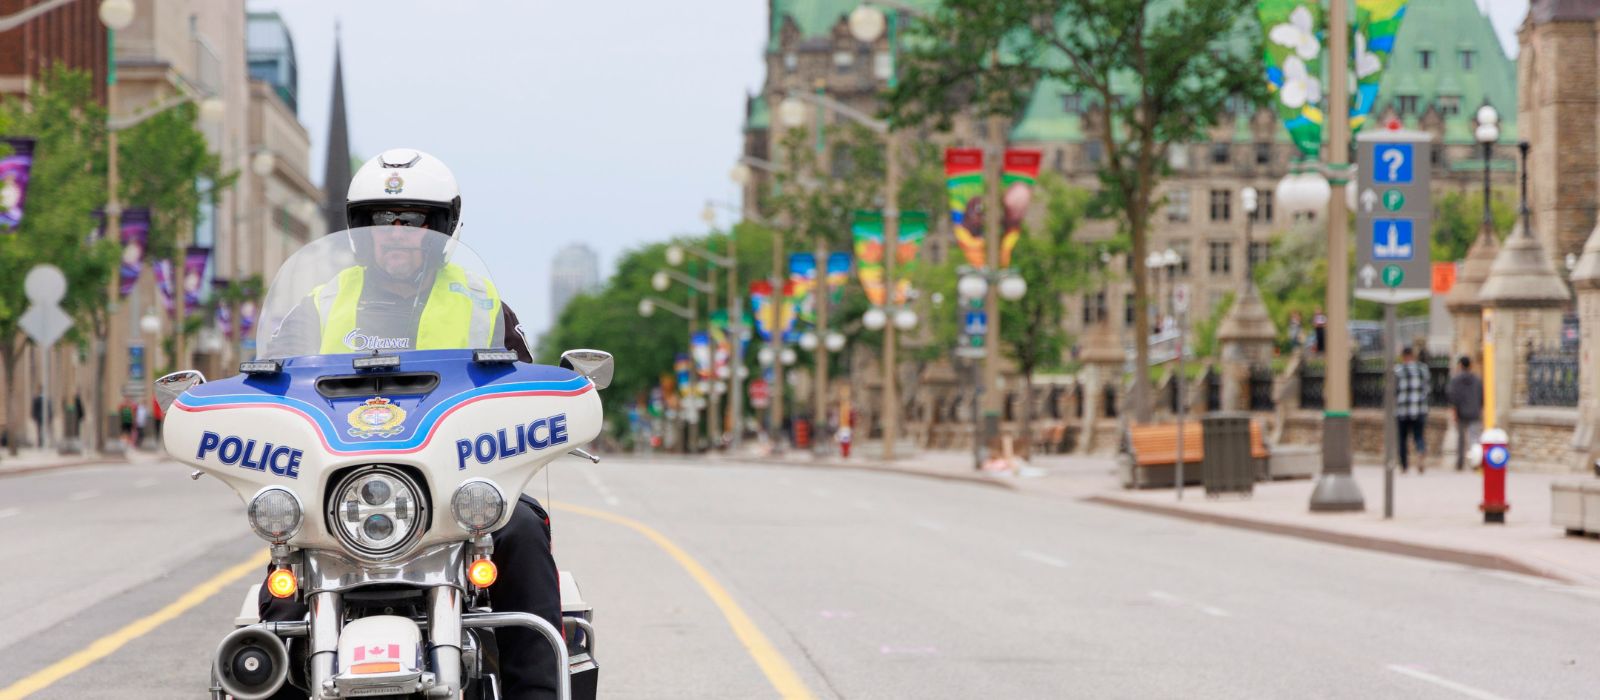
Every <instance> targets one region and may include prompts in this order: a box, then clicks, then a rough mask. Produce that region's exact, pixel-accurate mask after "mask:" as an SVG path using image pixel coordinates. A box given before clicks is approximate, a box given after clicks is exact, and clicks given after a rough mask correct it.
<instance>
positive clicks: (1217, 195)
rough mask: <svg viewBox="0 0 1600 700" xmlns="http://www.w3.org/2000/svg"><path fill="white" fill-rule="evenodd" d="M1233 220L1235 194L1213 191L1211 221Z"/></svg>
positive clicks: (1228, 191)
mask: <svg viewBox="0 0 1600 700" xmlns="http://www.w3.org/2000/svg"><path fill="white" fill-rule="evenodd" d="M1232 218H1233V192H1232V191H1230V190H1211V220H1212V221H1228V220H1230V219H1232Z"/></svg>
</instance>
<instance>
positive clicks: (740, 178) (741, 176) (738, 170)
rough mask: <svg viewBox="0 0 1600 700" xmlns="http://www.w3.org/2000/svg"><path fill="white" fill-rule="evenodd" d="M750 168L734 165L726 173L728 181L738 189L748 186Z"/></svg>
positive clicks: (738, 164)
mask: <svg viewBox="0 0 1600 700" xmlns="http://www.w3.org/2000/svg"><path fill="white" fill-rule="evenodd" d="M750 175H751V172H750V166H748V165H745V164H744V163H735V164H734V166H733V169H732V170H729V171H728V179H729V180H732V181H733V184H735V185H738V186H740V187H744V186H745V185H748V184H750Z"/></svg>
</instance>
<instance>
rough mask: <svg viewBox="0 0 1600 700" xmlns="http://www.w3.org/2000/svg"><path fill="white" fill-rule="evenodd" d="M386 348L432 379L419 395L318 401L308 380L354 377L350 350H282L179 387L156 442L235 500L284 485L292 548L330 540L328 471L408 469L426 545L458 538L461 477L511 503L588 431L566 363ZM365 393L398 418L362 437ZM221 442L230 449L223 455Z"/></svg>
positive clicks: (591, 405) (586, 398) (589, 400)
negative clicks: (490, 360)
mask: <svg viewBox="0 0 1600 700" xmlns="http://www.w3.org/2000/svg"><path fill="white" fill-rule="evenodd" d="M395 354H397V355H399V356H400V358H401V360H400V362H401V364H400V366H399V367H398V368H394V371H395V372H406V373H434V374H437V375H438V383H437V385H436V386H433V387H432V388H431V389H428V390H426V391H425V392H416V391H414V390H408V389H400V390H397V391H395V392H380V393H376V394H363V395H354V396H340V397H337V398H329V397H327V396H324V395H322V394H321V393H319V392H318V391H317V388H316V383H317V380H318V379H321V378H324V377H330V376H346V377H348V376H353V375H359V374H361V373H357V372H355V371H354V370H353V368H352V366H351V360H352V359H354V358H355V357H358V355H319V356H312V357H298V358H290V359H288V360H287V361H285V362H284V367H283V371H282V372H281V373H278V374H275V375H264V376H263V375H239V376H235V377H231V378H228V379H224V380H220V381H215V382H209V383H206V384H201V385H199V386H196V387H194V388H192V389H190V390H189V391H188V392H186V393H184V394H183V395H182V396H180V397H179V398H178V400H177V401H176V402H174V403H173V405H172V408H171V410H170V411H169V413H168V416H167V420H166V423H165V426H164V431H163V442H164V443H165V445H166V447H167V451H168V452H169V453H170V454H172V455H173V456H174V457H175V458H177V459H179V460H182V461H183V462H185V463H187V464H190V465H193V466H195V467H196V468H199V469H201V470H203V471H205V472H206V473H208V474H211V475H213V476H216V477H217V478H219V479H221V480H222V481H223V482H225V483H227V484H228V485H229V486H230V487H232V488H233V489H234V491H235V492H237V493H238V494H239V497H240V499H241V500H245V501H248V500H249V499H250V498H252V497H254V495H255V494H256V493H257V492H258V491H259V490H260V489H262V488H265V487H267V486H281V487H284V488H288V489H290V490H291V491H293V492H294V493H295V495H296V496H297V497H298V498H299V499H300V503H301V509H302V511H303V513H304V521H303V524H302V525H301V528H300V530H299V532H298V533H296V534H295V536H294V537H293V538H291V539H290V541H289V544H291V545H295V546H300V547H315V548H321V549H336V548H339V545H338V544H337V541H336V540H335V539H334V537H333V536H332V535H331V533H330V532H329V531H328V527H327V523H326V514H325V508H324V503H323V498H322V496H323V494H324V493H325V490H326V489H328V488H329V487H330V486H331V485H330V484H329V483H328V478H329V476H330V475H331V474H332V473H333V472H335V471H338V470H340V469H342V468H344V467H349V466H356V465H364V464H394V465H400V466H411V467H415V468H416V469H417V470H418V471H420V472H421V473H422V475H423V477H424V479H425V481H426V482H427V486H426V487H425V488H427V489H428V491H429V497H430V500H431V503H432V506H431V511H430V512H431V514H432V523H431V527H430V528H429V529H428V531H427V532H426V533H425V534H424V536H423V538H422V540H421V542H420V543H419V547H427V546H429V545H431V544H436V543H439V542H446V541H459V540H462V539H466V538H467V537H468V536H469V535H468V533H466V532H465V531H464V530H462V529H461V528H460V527H459V526H458V525H457V524H456V523H455V520H454V518H453V517H451V515H450V513H449V503H450V498H451V496H452V495H453V494H454V492H455V489H456V487H457V486H458V485H460V483H461V482H462V481H464V480H466V479H468V478H473V477H481V478H487V479H490V480H492V481H494V482H495V483H496V484H497V485H499V486H500V488H501V490H502V491H503V492H504V493H505V495H506V497H507V499H508V500H509V501H514V500H515V499H516V495H517V494H518V493H520V492H521V491H522V489H523V488H524V487H525V486H526V484H527V482H528V481H529V480H530V479H531V478H532V477H533V476H534V475H535V474H537V473H538V471H539V469H541V468H543V466H544V465H545V464H547V463H549V462H550V461H551V460H553V459H555V458H556V457H558V456H560V455H562V454H565V453H566V452H567V451H569V450H571V449H572V448H574V447H579V446H581V445H583V444H585V443H587V442H589V441H591V440H593V439H594V438H595V437H596V436H597V435H598V434H599V432H600V428H601V420H602V419H601V411H600V399H599V395H598V394H597V392H595V390H594V385H593V383H592V382H590V381H589V380H588V379H587V378H585V377H583V376H581V375H579V374H577V373H575V372H572V371H571V370H567V369H563V368H560V367H551V366H546V365H529V364H523V363H512V364H498V365H489V364H480V363H474V362H473V361H472V353H471V351H469V350H429V351H406V352H399V353H395ZM368 374H369V375H370V374H374V373H368ZM375 374H378V375H380V376H381V375H382V374H383V373H382V372H379V373H375ZM363 376H367V375H363ZM374 399H386V400H388V402H389V404H388V405H389V406H392V407H393V408H394V409H398V410H397V411H391V412H390V413H389V414H387V417H388V418H389V419H394V418H396V417H398V418H399V420H398V421H395V422H394V425H392V426H389V425H384V426H382V427H385V428H386V430H385V431H384V432H388V433H390V434H388V435H375V436H373V437H364V436H363V435H362V432H363V431H362V429H361V427H360V426H359V425H358V424H359V423H360V421H359V420H356V419H357V418H360V417H361V414H360V411H362V410H364V409H363V407H364V406H366V405H367V404H368V402H370V401H372V400H374ZM401 414H403V415H401ZM558 419H559V420H558ZM558 438H560V439H558ZM223 443H228V444H227V445H224V444H223ZM268 445H270V446H271V450H270V452H269V451H268V450H267V446H268ZM224 446H227V447H231V448H232V449H231V454H232V455H233V456H234V459H232V460H231V461H230V462H227V463H224V462H223V461H222V459H223V458H224V457H228V456H230V455H229V454H227V453H225V452H224V451H223V450H222V449H220V448H222V447H224ZM285 450H290V451H292V452H284V451H285ZM295 452H297V453H298V454H293V453H295ZM291 463H293V464H294V468H293V469H290V468H289V467H288V465H289V464H291ZM275 471H276V472H278V473H274V472H275ZM510 510H511V509H509V508H508V509H507V512H506V514H505V516H504V518H503V519H502V521H501V523H499V526H503V525H504V523H505V521H506V520H508V519H509V517H510Z"/></svg>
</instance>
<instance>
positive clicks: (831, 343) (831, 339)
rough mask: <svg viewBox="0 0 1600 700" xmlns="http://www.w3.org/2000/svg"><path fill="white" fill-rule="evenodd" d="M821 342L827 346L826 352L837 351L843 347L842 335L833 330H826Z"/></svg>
mask: <svg viewBox="0 0 1600 700" xmlns="http://www.w3.org/2000/svg"><path fill="white" fill-rule="evenodd" d="M822 344H823V346H824V347H826V348H828V352H839V351H840V350H843V349H844V336H843V335H842V334H840V333H837V332H834V331H828V335H827V337H826V338H824V339H823V341H822Z"/></svg>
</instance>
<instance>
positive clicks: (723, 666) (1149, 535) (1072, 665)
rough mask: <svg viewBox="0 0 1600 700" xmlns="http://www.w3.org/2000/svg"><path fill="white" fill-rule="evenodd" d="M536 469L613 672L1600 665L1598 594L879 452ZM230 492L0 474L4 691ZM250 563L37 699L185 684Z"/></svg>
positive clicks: (1419, 683)
mask: <svg viewBox="0 0 1600 700" xmlns="http://www.w3.org/2000/svg"><path fill="white" fill-rule="evenodd" d="M549 471H550V472H551V474H550V478H549V487H548V488H549V493H547V492H546V485H545V483H546V480H545V479H544V477H540V478H539V479H538V482H537V485H536V487H535V488H534V489H532V491H531V492H532V493H534V495H536V496H538V497H539V498H541V499H547V500H553V501H554V502H555V503H556V504H557V508H556V510H555V512H554V514H553V517H554V520H555V529H556V535H555V547H556V557H557V560H558V561H559V562H560V563H561V565H562V568H564V569H570V570H572V571H574V572H575V573H576V574H577V576H578V580H579V582H580V585H581V586H582V588H583V592H584V596H585V597H586V598H587V599H588V600H589V601H590V602H591V603H593V604H595V606H596V608H597V613H596V623H597V626H598V628H599V634H598V638H597V641H598V646H599V649H598V651H599V656H600V661H601V664H602V671H601V687H602V689H603V690H602V694H603V696H604V697H612V698H691V697H692V698H759V697H776V696H777V694H778V693H777V691H776V690H775V687H774V684H773V682H772V681H771V680H769V676H768V673H769V672H770V671H771V668H770V664H769V667H768V668H766V669H765V670H764V668H763V666H761V665H758V663H757V660H756V656H755V655H753V654H752V653H751V652H750V650H749V649H748V648H747V647H748V645H749V644H750V639H749V638H748V635H746V636H745V637H743V638H742V637H741V636H739V635H737V634H736V633H735V629H736V628H735V625H733V624H730V621H729V618H728V617H727V616H726V613H727V612H728V609H727V605H732V606H733V608H735V609H736V614H742V615H745V616H747V617H748V620H749V622H750V623H751V625H752V626H753V627H754V628H755V629H757V630H759V632H758V635H759V636H761V637H763V638H764V639H766V640H769V641H770V643H771V645H772V648H773V649H774V650H775V651H776V656H777V657H780V658H781V662H780V663H781V664H785V665H787V666H788V667H789V668H792V669H793V670H794V672H795V674H796V675H797V677H798V679H799V682H800V683H802V684H803V685H804V686H805V688H806V689H807V690H808V691H809V693H810V694H811V695H812V696H814V697H846V698H911V697H915V698H972V697H995V698H999V697H1004V698H1070V697H1128V698H1150V697H1174V698H1176V697H1183V698H1256V697H1262V698H1266V697H1272V698H1278V697H1348V698H1370V697H1405V698H1462V697H1471V698H1552V697H1572V698H1584V697H1594V696H1595V694H1596V688H1597V687H1600V645H1597V644H1595V642H1594V639H1595V633H1596V630H1597V627H1600V591H1594V590H1589V589H1575V588H1571V587H1565V586H1559V585H1555V584H1553V583H1550V582H1546V581H1542V580H1538V579H1530V578H1524V577H1519V576H1515V575H1508V574H1504V573H1498V572H1488V571H1483V570H1477V569H1471V568H1467V567H1461V566H1457V565H1451V564H1442V563H1438V562H1430V561H1422V560H1413V559H1407V558H1403V557H1396V556H1391V555H1386V554H1379V553H1373V552H1365V551H1359V550H1354V549H1347V548H1342V547H1336V546H1332V545H1323V544H1318V543H1312V542H1306V541H1301V540H1295V539H1288V538H1282V537H1276V536H1271V535H1264V534H1257V533H1251V532H1244V531H1238V530H1231V529H1227V528H1221V527H1216V526H1209V525H1203V524H1197V523H1193V522H1188V521H1181V520H1170V519H1164V518H1160V517H1156V516H1150V515H1144V514H1139V513H1132V512H1126V511H1121V510H1115V509H1110V508H1106V507H1102V506H1097V505H1091V504H1084V503H1078V502H1073V501H1067V500H1061V499H1053V498H1044V497H1034V496H1027V495H1021V494H1017V493H1013V492H1009V491H1005V490H1001V489H996V488H992V487H986V486H982V485H973V484H963V483H950V482H942V481H934V480H923V479H916V478H911V477H902V476H895V475H888V474H878V473H865V472H855V471H849V470H818V469H809V468H799V467H774V466H758V465H736V464H727V463H721V464H711V465H702V464H695V463H690V462H683V461H670V460H661V461H642V460H610V461H607V462H605V463H603V464H601V465H598V466H590V465H588V464H587V463H586V462H580V461H578V460H575V459H574V460H563V461H561V462H558V463H557V465H556V466H555V468H554V469H552V470H549ZM552 497H553V498H552ZM561 504H568V505H571V506H576V507H579V508H586V509H592V510H598V511H604V512H606V513H614V514H617V515H621V516H624V517H626V518H628V519H631V520H632V521H635V522H637V523H639V524H641V525H643V526H646V527H648V528H650V529H651V530H652V531H653V532H655V533H659V535H660V536H661V538H663V540H662V541H660V542H658V541H656V540H654V539H652V538H651V537H649V536H647V535H646V534H645V533H642V532H641V531H639V530H637V529H634V528H632V527H628V526H626V525H624V524H620V523H619V522H617V521H616V520H614V519H607V518H602V517H597V516H595V515H593V514H589V513H583V512H579V511H577V510H574V509H571V508H568V509H562V508H561ZM242 511H243V507H242V505H241V504H240V503H239V501H238V499H237V498H236V497H234V496H233V495H232V493H231V492H229V491H228V490H227V489H226V488H224V487H223V486H222V485H221V484H219V483H217V482H216V481H214V480H211V479H201V480H199V481H194V482H191V481H190V480H189V479H188V477H187V475H186V472H185V471H184V470H183V469H182V468H181V467H179V466H176V465H170V464H169V465H153V466H142V467H135V466H124V467H96V468H80V469H71V470H64V471H56V472H47V473H40V474H33V475H26V476H17V477H0V698H3V697H5V696H6V692H7V691H6V688H7V687H8V686H10V685H11V684H12V683H13V682H15V681H17V680H18V679H21V678H23V677H26V676H29V675H30V674H33V673H35V672H36V671H38V670H39V669H41V668H45V667H48V666H50V665H51V664H53V663H56V662H58V661H60V660H62V659H66V658H70V657H71V656H72V655H73V654H74V653H77V652H80V651H81V650H83V649H86V648H89V647H90V646H91V645H92V644H94V643H95V642H96V640H102V639H103V638H104V637H106V636H107V635H109V634H111V633H113V632H115V631H117V630H119V629H121V628H123V627H124V626H125V625H128V624H129V623H130V622H132V621H134V620H138V619H140V618H144V617H146V616H148V615H151V614H152V613H154V612H157V611H159V610H161V609H162V608H163V607H164V606H167V605H169V604H170V603H172V602H173V601H175V600H180V599H181V598H182V597H183V596H184V595H185V594H186V593H189V592H190V591H191V589H193V588H194V587H195V586H196V585H197V584H199V583H201V582H203V581H205V580H207V579H210V578H212V577H213V576H214V575H216V574H217V572H219V571H223V570H225V569H228V568H230V567H233V566H235V565H238V564H239V563H241V562H244V561H246V560H248V559H250V557H252V556H253V555H257V554H258V553H259V551H260V550H261V546H260V542H259V541H258V540H256V539H255V537H254V536H253V535H251V534H250V533H249V530H248V527H247V526H246V525H245V522H244V518H243V514H242ZM663 542H665V543H666V544H668V545H671V546H675V547H676V548H678V549H679V550H680V551H681V553H682V555H683V556H684V557H687V559H688V560H691V561H689V563H690V564H691V567H692V566H699V567H703V570H704V572H705V574H706V575H707V576H708V577H709V578H708V580H711V581H712V582H713V584H712V585H714V586H717V587H719V588H720V590H723V591H725V592H726V600H725V601H723V602H724V603H725V605H723V606H721V607H719V605H718V604H717V602H718V601H717V599H716V598H714V597H713V595H709V594H708V593H707V590H706V588H705V587H704V585H703V584H702V582H701V581H697V579H696V578H695V577H694V576H693V575H691V573H690V568H686V566H685V561H684V560H681V559H680V558H676V557H674V556H673V555H672V554H671V553H669V550H668V548H666V547H663ZM252 576H253V575H252ZM246 580H248V577H247V579H246ZM244 583H245V581H244V580H241V581H240V582H239V583H236V584H233V585H230V586H228V587H226V588H225V589H224V590H223V591H222V592H220V593H218V594H216V595H211V596H209V597H203V598H201V602H199V603H198V604H197V605H194V606H193V607H192V608H189V609H187V610H186V611H184V612H182V613H181V614H178V615H176V616H175V617H173V618H172V619H171V620H170V621H166V622H163V623H161V624H158V625H155V626H154V627H153V628H151V629H149V630H148V631H147V632H145V633H143V634H142V635H139V636H137V637H135V638H132V639H131V640H129V641H127V643H126V644H125V645H124V646H122V647H120V648H118V649H116V650H115V651H114V652H112V653H111V654H109V655H107V656H105V657H104V658H102V659H99V660H98V661H94V662H93V663H90V664H88V665H86V666H84V667H83V668H81V670H76V671H75V672H72V673H69V674H67V675H65V676H64V677H62V678H60V679H59V680H56V681H54V682H53V683H52V684H50V685H49V686H48V687H46V688H45V689H43V690H42V691H40V692H38V693H37V694H35V695H33V696H32V697H40V698H57V697H59V698H130V697H132V698H176V697H197V696H200V695H201V694H202V693H203V690H204V685H205V682H206V677H207V668H208V665H209V663H210V654H211V652H212V650H213V648H214V647H215V644H216V641H217V640H218V639H219V638H220V637H221V636H222V635H223V634H225V633H226V632H227V631H228V630H229V629H230V627H231V624H232V620H233V617H234V615H235V614H236V611H237V610H238V608H239V603H240V597H241V596H242V594H243V591H244ZM102 643H103V642H102Z"/></svg>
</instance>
